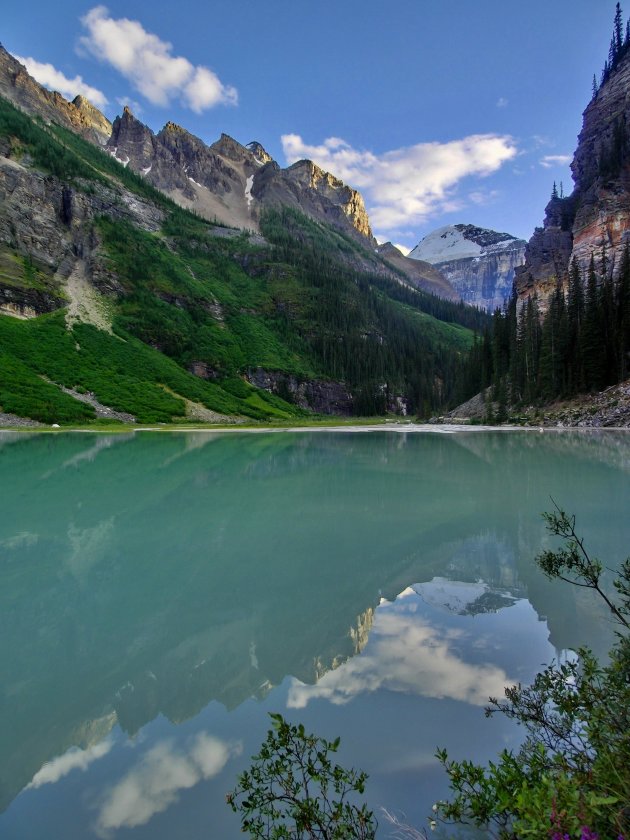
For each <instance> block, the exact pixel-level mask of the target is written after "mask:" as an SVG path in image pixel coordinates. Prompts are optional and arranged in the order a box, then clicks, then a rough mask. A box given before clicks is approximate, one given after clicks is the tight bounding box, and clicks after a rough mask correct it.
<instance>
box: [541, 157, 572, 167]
mask: <svg viewBox="0 0 630 840" xmlns="http://www.w3.org/2000/svg"><path fill="white" fill-rule="evenodd" d="M570 163H571V155H545V156H544V158H542V159H541V161H540V165H541V166H544V167H545V169H551V168H552V167H554V166H568V165H569V164H570Z"/></svg>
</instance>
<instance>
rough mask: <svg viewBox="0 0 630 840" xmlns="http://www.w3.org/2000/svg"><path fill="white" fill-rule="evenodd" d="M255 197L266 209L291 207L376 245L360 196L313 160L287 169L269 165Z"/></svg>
mask: <svg viewBox="0 0 630 840" xmlns="http://www.w3.org/2000/svg"><path fill="white" fill-rule="evenodd" d="M252 194H253V195H254V197H255V198H257V199H258V200H259V201H260V202H261V203H262V204H263V205H265V204H266V205H269V206H274V205H288V206H290V207H296V208H297V209H299V210H301V211H302V212H303V213H306V214H307V215H308V216H313V217H315V218H317V219H321V220H322V221H325V222H328V224H331V225H333V227H336V228H338V229H340V230H342V231H344V232H347V233H351V234H352V235H356V233H358V234H360V236H361V237H362V238H363V239H364V240H365V239H367V240H368V242H369V243H370V244H375V241H374V238H373V236H372V230H371V228H370V222H369V219H368V215H367V212H366V209H365V204H364V203H363V198H362V197H361V194H360V193H358V192H357V191H356V190H353V189H352V188H351V187H348V186H346V185H345V184H344V183H343V181H340V180H339V179H338V178H335V176H334V175H331V174H330V172H324V170H323V169H320V168H319V166H317V165H316V164H314V163H313V162H312V161H310V160H299V161H297V163H294V164H293V166H289V167H288V169H281V168H280V167H279V166H278V164H276V163H273V162H270V163H268V164H267V165H266V166H265V167H264V169H262V170H261V171H260V173H258V174H257V175H256V177H255V178H254V183H253V186H252Z"/></svg>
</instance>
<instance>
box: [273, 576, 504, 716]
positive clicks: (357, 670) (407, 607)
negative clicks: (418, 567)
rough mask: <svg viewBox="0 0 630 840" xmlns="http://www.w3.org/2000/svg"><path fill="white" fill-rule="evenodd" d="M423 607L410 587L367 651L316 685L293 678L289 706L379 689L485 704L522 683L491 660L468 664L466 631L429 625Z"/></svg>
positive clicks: (385, 614) (379, 616) (380, 622)
mask: <svg viewBox="0 0 630 840" xmlns="http://www.w3.org/2000/svg"><path fill="white" fill-rule="evenodd" d="M421 604H422V599H421V598H420V596H419V595H418V594H417V593H416V592H415V591H414V590H413V589H411V588H408V589H406V590H405V591H404V592H402V593H401V594H400V595H399V596H398V598H397V599H396V601H395V602H394V603H393V604H390V603H387V602H385V603H383V604H382V605H381V606H380V607H379V608H378V609H377V610H376V614H375V618H374V625H373V627H372V630H371V632H370V640H369V643H368V646H367V648H366V649H365V650H364V651H363V653H362V654H361V655H360V656H355V657H354V658H352V659H349V660H348V661H346V662H344V663H343V665H341V666H340V667H339V668H337V669H336V670H334V671H329V672H328V673H327V674H325V675H324V676H323V677H322V678H321V679H320V680H319V682H317V683H316V685H305V684H304V683H302V682H300V681H299V680H297V679H294V680H293V681H292V684H291V687H290V689H289V697H288V701H287V705H288V706H289V708H293V709H303V708H304V707H305V706H306V705H307V704H308V703H309V702H310V701H311V700H314V699H316V698H321V699H325V700H328V701H329V702H331V703H335V704H337V705H340V704H343V703H348V702H349V701H350V700H352V699H353V698H354V697H356V696H357V695H359V694H362V693H366V692H374V691H377V690H379V689H385V690H388V691H395V692H403V693H409V694H415V695H420V696H423V697H432V698H437V699H441V698H449V699H452V700H460V701H463V702H466V703H470V704H472V705H475V706H483V705H485V704H486V703H487V701H488V696H489V695H493V696H501V695H502V694H503V689H504V686H506V685H509V684H512V683H514V682H518V680H514V679H511V678H510V677H509V676H508V675H507V673H506V672H505V671H504V670H503V669H502V668H500V667H498V666H497V665H494V664H492V663H490V662H484V663H481V664H473V663H470V662H466V661H465V660H464V659H463V657H462V654H461V652H460V650H459V649H460V648H461V647H462V646H463V644H464V643H465V642H466V639H465V637H466V635H467V634H466V633H465V631H464V630H462V629H454V628H452V627H448V626H445V625H440V624H436V623H435V622H431V621H429V620H428V619H427V618H426V617H425V616H424V615H422V611H421V610H420V609H419V608H420V606H421Z"/></svg>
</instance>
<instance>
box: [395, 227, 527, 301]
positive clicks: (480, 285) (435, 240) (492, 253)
mask: <svg viewBox="0 0 630 840" xmlns="http://www.w3.org/2000/svg"><path fill="white" fill-rule="evenodd" d="M524 253H525V242H524V241H523V240H521V239H516V238H515V237H514V236H511V235H510V234H509V233H497V232H496V231H493V230H487V229H485V228H479V227H476V226H475V225H466V224H459V225H448V226H446V227H442V228H438V230H435V231H432V232H431V233H429V234H428V235H427V236H425V237H424V239H422V241H421V242H420V243H419V244H418V245H416V247H415V248H414V249H413V251H411V253H410V254H409V257H410V258H411V259H414V260H425V261H426V262H428V263H430V264H431V265H433V266H434V267H435V268H437V269H439V271H440V272H441V273H442V274H443V275H444V277H445V278H446V279H447V280H448V282H449V283H450V284H451V286H452V287H453V288H454V289H455V291H456V292H457V294H458V295H460V296H461V299H462V300H463V301H465V302H466V303H469V304H472V305H473V306H479V307H482V308H483V309H487V310H490V311H491V310H493V309H495V308H496V307H497V306H499V307H500V306H502V305H503V303H504V301H505V300H506V299H507V298H508V297H509V296H510V294H511V291H512V283H513V281H514V273H515V270H516V268H517V267H518V266H520V265H521V264H522V262H523V259H524Z"/></svg>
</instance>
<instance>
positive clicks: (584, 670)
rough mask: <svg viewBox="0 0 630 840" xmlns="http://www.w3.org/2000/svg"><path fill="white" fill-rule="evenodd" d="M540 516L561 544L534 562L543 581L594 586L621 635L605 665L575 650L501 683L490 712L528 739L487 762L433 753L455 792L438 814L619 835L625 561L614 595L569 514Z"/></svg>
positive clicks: (627, 767)
mask: <svg viewBox="0 0 630 840" xmlns="http://www.w3.org/2000/svg"><path fill="white" fill-rule="evenodd" d="M544 517H545V519H546V521H547V528H548V530H549V531H550V533H551V534H553V535H555V536H559V537H562V538H563V539H564V541H565V544H564V547H563V548H561V549H559V550H557V551H552V550H546V551H543V552H542V554H540V555H539V556H538V557H537V558H536V562H537V563H538V565H539V566H540V568H541V569H542V571H543V572H544V573H545V574H546V575H547V576H548V577H549V578H551V579H554V580H563V581H566V582H568V583H570V584H573V585H575V586H579V587H583V588H586V589H590V590H592V591H593V592H595V593H596V594H597V595H598V596H599V597H600V598H601V599H602V600H603V601H604V603H605V604H606V606H607V608H608V610H609V611H610V614H611V615H612V617H613V620H614V621H615V622H616V623H617V626H618V628H619V633H618V641H617V643H616V644H615V646H614V647H613V649H612V651H611V653H610V661H609V663H608V664H606V665H603V666H602V665H600V664H599V663H598V662H597V660H596V659H595V657H594V656H593V654H592V653H591V651H589V650H588V649H581V650H580V651H579V660H575V661H572V662H568V663H566V664H562V665H560V664H557V663H552V664H551V665H549V666H548V667H547V668H545V670H544V671H542V672H541V673H539V674H538V675H537V676H536V679H535V680H534V682H533V684H532V685H531V686H525V687H523V686H520V685H518V686H512V687H511V688H507V689H506V691H505V700H502V701H499V700H497V699H495V698H491V699H490V705H489V707H488V708H487V709H486V714H487V715H492V714H495V713H497V712H499V713H501V714H504V715H506V716H507V717H509V718H511V719H513V720H516V721H517V722H518V723H519V724H521V725H522V726H524V727H525V729H526V731H527V737H526V739H525V742H524V743H523V745H522V747H521V748H520V750H519V751H518V752H517V753H516V754H513V753H512V752H510V751H507V750H505V751H503V752H502V753H501V755H500V757H499V760H498V762H496V763H492V762H491V763H490V765H489V766H488V767H487V768H486V767H481V766H479V765H475V764H473V763H472V762H470V761H462V762H457V761H451V760H450V759H449V758H448V755H447V753H446V751H445V750H440V751H438V758H439V759H440V761H441V762H442V764H443V765H444V767H445V769H446V772H447V773H448V776H449V779H450V783H451V789H452V791H453V793H454V796H453V798H452V799H451V800H450V801H444V802H439V803H437V806H436V814H437V817H438V818H439V819H441V820H444V821H446V822H453V821H455V822H459V823H461V822H467V823H470V824H473V825H475V826H477V827H478V828H482V829H485V830H486V831H487V832H489V833H490V835H491V836H494V837H498V838H504V839H505V840H513V838H521V837H523V838H524V837H549V838H551V840H572V838H580V839H581V840H597V838H602V840H603V838H621V840H623V837H627V836H628V835H627V832H628V831H629V830H630V637H629V635H628V630H629V629H630V558H628V559H627V560H625V561H624V563H623V564H622V566H621V570H620V572H619V576H618V578H617V579H616V580H615V582H614V589H615V590H616V597H614V596H612V595H611V594H610V593H609V591H608V590H607V589H606V588H605V587H604V585H603V584H602V574H603V571H604V569H603V566H602V564H601V563H600V562H599V561H598V560H597V559H595V558H592V557H591V556H590V554H589V552H588V551H587V549H586V548H585V545H584V540H583V539H582V538H581V537H580V536H578V534H577V533H576V530H575V517H570V516H568V515H567V514H566V513H565V512H564V511H563V510H561V509H560V508H559V507H557V506H556V509H555V511H553V512H551V513H546V514H544Z"/></svg>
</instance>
